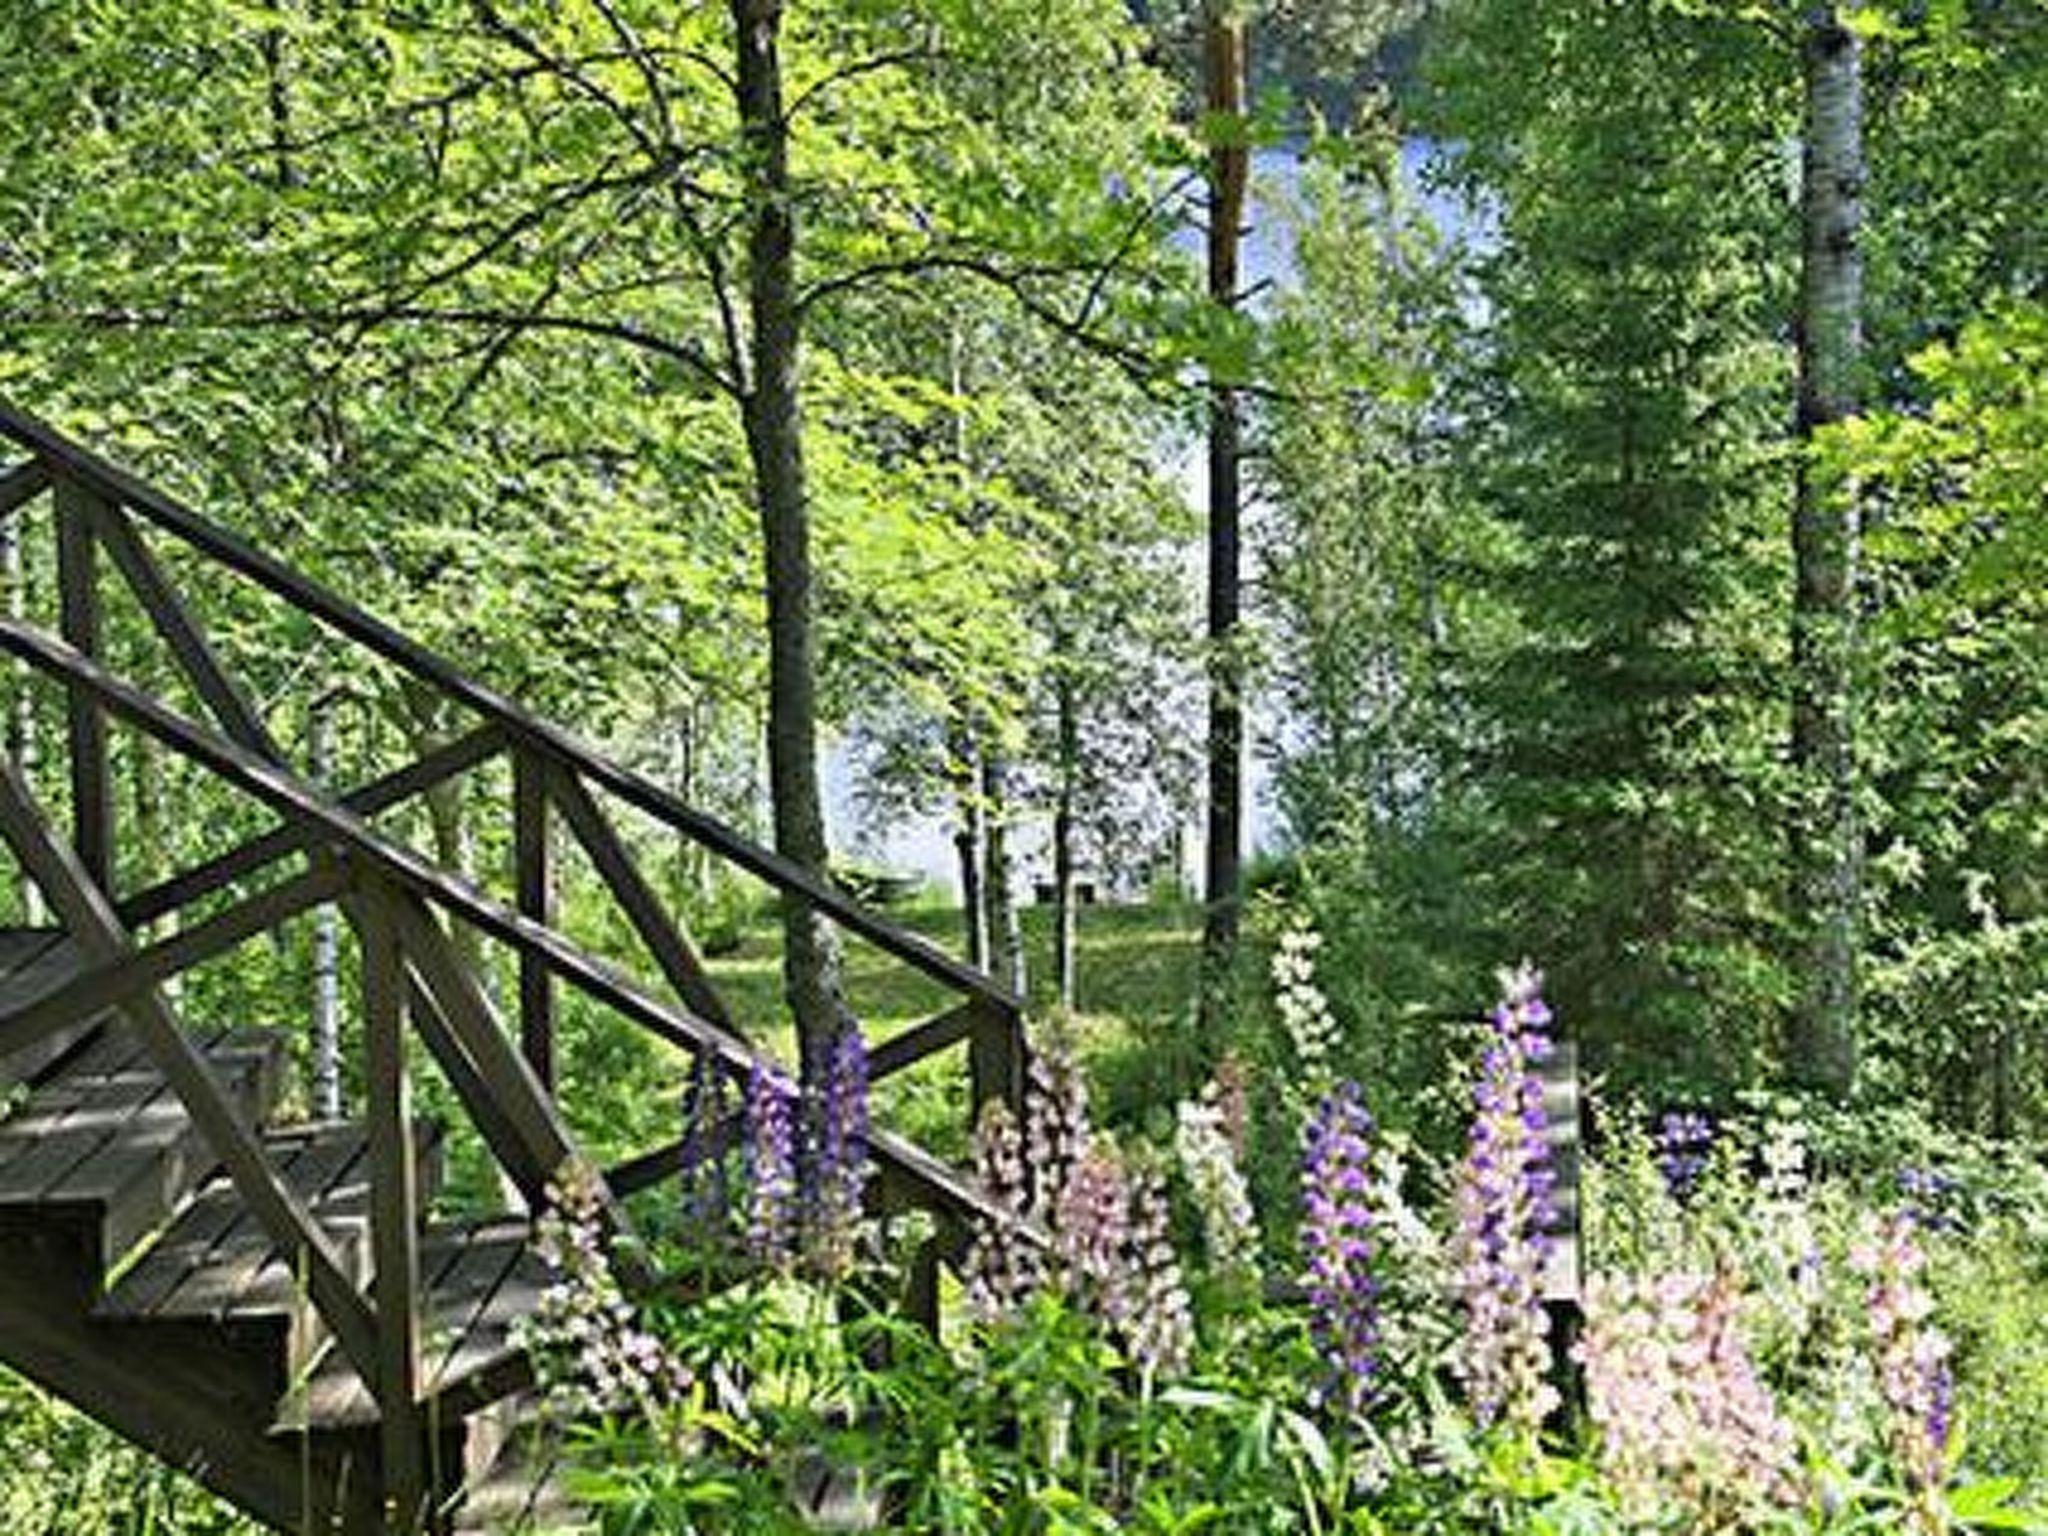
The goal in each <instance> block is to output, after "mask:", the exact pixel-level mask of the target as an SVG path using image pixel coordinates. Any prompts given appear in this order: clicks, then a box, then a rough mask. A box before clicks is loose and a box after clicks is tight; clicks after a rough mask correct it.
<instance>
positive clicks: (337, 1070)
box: [306, 694, 341, 1120]
mask: <svg viewBox="0 0 2048 1536" xmlns="http://www.w3.org/2000/svg"><path fill="white" fill-rule="evenodd" d="M307 737H308V740H307V743H306V746H307V753H306V755H307V758H308V760H309V761H308V764H307V766H308V767H309V768H310V770H311V771H312V775H313V782H314V783H315V784H318V785H319V786H320V787H321V788H323V789H331V788H332V787H333V784H334V696H333V695H332V694H325V695H323V696H321V697H320V698H318V699H315V700H314V701H313V712H312V718H311V720H310V721H309V722H308V730H307ZM312 1057H313V1060H312V1068H313V1071H312V1077H313V1113H314V1115H315V1116H316V1117H318V1118H320V1119H323V1120H338V1119H340V1118H341V913H340V908H339V907H337V906H336V905H335V904H334V903H333V902H327V903H325V904H323V905H322V906H320V907H318V908H316V909H315V911H314V913H313V1038H312Z"/></svg>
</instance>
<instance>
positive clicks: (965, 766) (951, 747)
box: [947, 724, 988, 970]
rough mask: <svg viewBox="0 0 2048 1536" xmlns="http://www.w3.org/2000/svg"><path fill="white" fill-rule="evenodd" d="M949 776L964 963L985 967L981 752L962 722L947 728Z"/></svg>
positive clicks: (984, 828)
mask: <svg viewBox="0 0 2048 1536" xmlns="http://www.w3.org/2000/svg"><path fill="white" fill-rule="evenodd" d="M947 736H948V742H947V750H948V752H949V753H950V755H951V757H952V759H953V761H952V768H951V771H952V776H953V816H954V821H953V853H954V855H955V857H956V858H957V859H958V860H959V864H960V919H961V923H962V925H963V927H964V928H965V930H966V931H965V934H964V939H965V942H966V946H967V963H968V964H969V965H972V966H976V967H979V968H981V969H983V970H986V969H987V968H988V912H987V909H986V907H985V906H984V904H983V897H982V889H981V866H982V860H983V859H984V858H985V857H986V856H987V852H988V849H987V833H988V823H987V819H986V817H985V816H984V815H983V813H982V804H981V756H980V753H979V752H978V751H977V750H976V748H975V744H974V733H973V732H972V731H971V730H969V729H968V727H967V726H966V725H964V724H955V725H954V726H953V728H952V729H951V730H950V731H948V732H947Z"/></svg>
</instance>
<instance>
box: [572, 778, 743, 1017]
mask: <svg viewBox="0 0 2048 1536" xmlns="http://www.w3.org/2000/svg"><path fill="white" fill-rule="evenodd" d="M548 783H549V789H550V790H551V792H552V795H553V798H554V801H555V803H556V804H557V805H559V806H560V807H561V808H562V819H563V820H565V821H567V822H568V823H569V829H570V830H571V831H572V832H574V833H575V834H576V841H577V842H579V843H580V844H582V846H583V851H584V852H585V853H586V854H588V855H589V856H590V862H591V863H592V864H593V865H594V866H595V867H596V869H597V873H598V876H599V878H600V879H602V880H603V881H604V883H605V885H606V886H607V887H608V888H609V889H610V891H611V893H612V897H613V899H614V900H615V901H617V902H618V904H619V910H620V911H622V912H624V913H625V914H626V921H627V922H629V923H631V924H632V925H633V931H634V932H635V933H637V934H638V935H639V936H640V942H641V943H643V944H645V945H646V946H647V952H648V953H649V954H651V955H652V956H654V963H655V964H656V965H658V966H659V967H661V973H662V975H663V976H664V977H665V978H667V980H668V984H669V985H670V986H672V987H674V988H675V989H676V995H677V996H678V997H680V998H682V1000H683V1002H684V1003H685V1004H686V1005H687V1006H688V1007H689V1008H690V1010H691V1011H692V1012H694V1013H696V1014H698V1015H700V1016H701V1017H703V1018H706V1019H709V1020H710V1021H711V1022H712V1023H714V1024H716V1025H718V1026H719V1027H720V1028H722V1029H727V1030H734V1029H735V1026H734V1024H733V1017H732V1010H731V1009H729V1008H727V1007H726V1005H725V999H724V998H722V997H720V996H719V994H718V988H717V987H715V986H713V985H712V982H711V974H710V972H708V971H706V970H705V969H704V962H703V960H701V959H700V958H699V957H698V955H697V951H696V950H695V949H694V948H693V947H692V946H691V944H690V941H689V940H688V939H686V938H684V937H683V934H682V930H681V929H679V928H678V927H677V926H676V925H675V923H674V922H673V921H672V920H671V919H670V917H669V914H668V912H667V910H666V909H665V908H664V907H663V905H662V902H661V898H660V897H658V896H657V895H655V893H654V887H652V886H651V885H649V884H648V883H647V878H646V876H644V875H642V874H641V873H640V866H639V864H638V863H637V862H635V860H634V858H633V855H632V853H631V852H630V851H629V850H628V849H627V847H626V845H625V842H624V841H623V840H622V839H621V838H620V837H619V834H618V830H617V829H616V828H615V827H613V825H612V823H611V819H610V818H609V817H607V816H606V815H605V814H604V811H603V809H602V808H601V807H600V806H599V805H598V803H597V801H596V800H594V799H593V798H591V794H590V791H589V790H588V789H586V788H584V786H583V783H582V781H581V780H579V779H578V778H577V777H576V776H575V774H573V773H571V772H568V771H567V770H564V769H560V768H558V769H556V770H555V771H554V772H553V773H552V774H550V775H549V780H548ZM735 1032H736V1031H735Z"/></svg>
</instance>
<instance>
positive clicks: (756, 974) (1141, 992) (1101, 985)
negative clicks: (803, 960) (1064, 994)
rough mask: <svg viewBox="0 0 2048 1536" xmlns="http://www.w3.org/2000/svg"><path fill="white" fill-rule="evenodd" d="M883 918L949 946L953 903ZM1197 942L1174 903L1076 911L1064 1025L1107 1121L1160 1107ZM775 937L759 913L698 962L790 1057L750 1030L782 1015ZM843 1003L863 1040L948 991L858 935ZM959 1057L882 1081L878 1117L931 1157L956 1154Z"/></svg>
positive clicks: (1044, 923) (1043, 966) (1045, 988)
mask: <svg viewBox="0 0 2048 1536" xmlns="http://www.w3.org/2000/svg"><path fill="white" fill-rule="evenodd" d="M890 916H891V917H893V918H894V919H895V920H896V921H897V922H898V923H900V924H902V925H903V926H904V927H906V928H909V929H911V930H912V931H913V932H915V933H918V934H920V935H922V936H923V937H925V938H927V939H930V940H931V941H932V942H933V943H935V944H937V945H939V946H940V947H942V948H944V949H947V950H949V951H953V952H956V953H957V952H958V950H959V948H960V932H961V919H960V909H959V908H958V907H950V906H937V905H925V906H915V907H901V908H897V909H894V910H893V911H891V913H890ZM1022 918H1023V929H1024V944H1025V954H1026V966H1027V971H1028V974H1029V978H1030V983H1031V988H1030V994H1031V999H1030V1000H1031V1008H1032V1012H1033V1014H1034V1015H1036V1016H1040V1017H1043V1016H1046V1015H1049V1014H1050V1013H1051V1012H1052V1011H1053V999H1052V909H1051V908H1050V907H1037V906H1033V907H1027V908H1025V909H1024V911H1023V914H1022ZM1200 944H1201V911H1200V909H1199V908H1198V907H1195V906H1191V905H1185V904H1173V905H1166V904H1140V905H1128V906H1126V905H1115V906H1107V905H1105V906H1094V907H1083V908H1081V909H1080V912H1079V914H1078V919H1077V925H1076V947H1077V950H1078V956H1077V966H1078V971H1077V997H1076V1003H1077V1006H1076V1009H1075V1012H1074V1014H1073V1016H1072V1018H1071V1020H1070V1024H1071V1027H1072V1029H1073V1031H1074V1034H1075V1037H1076V1039H1077V1041H1078V1043H1079V1045H1080V1048H1081V1050H1082V1052H1083V1054H1084V1056H1085V1057H1086V1058H1087V1060H1088V1061H1089V1063H1090V1065H1091V1067H1092V1068H1093V1069H1094V1075H1095V1077H1096V1080H1097V1082H1098V1084H1099V1085H1100V1089H1101V1092H1102V1094H1103V1096H1104V1103H1103V1106H1102V1107H1103V1108H1104V1110H1105V1111H1106V1112H1107V1113H1108V1114H1109V1116H1110V1117H1111V1118H1112V1119H1117V1120H1128V1119H1131V1118H1133V1117H1136V1116H1138V1115H1140V1114H1142V1113H1144V1112H1145V1110H1146V1108H1147V1107H1148V1106H1154V1105H1158V1106H1164V1107H1165V1109H1167V1110H1170V1108H1171V1098H1170V1096H1169V1094H1170V1091H1171V1090H1172V1089H1173V1088H1174V1087H1175V1086H1177V1083H1178V1079H1177V1072H1178V1070H1179V1067H1180V1065H1181V1063H1182V1062H1183V1061H1184V1059H1185V1056H1184V1053H1183V1052H1182V1051H1179V1050H1176V1049H1174V1046H1175V1044H1176V1042H1177V1041H1179V1040H1181V1039H1183V1038H1185V1037H1186V1035H1187V1034H1188V1031H1189V1028H1190V1023H1189V1021H1190V1020H1191V1019H1192V1017H1193V1009H1194V999H1195V984H1196V977H1197V974H1198V968H1199V951H1200ZM781 957H782V949H781V934H780V930H779V928H778V926H777V923H776V920H775V918H774V916H773V915H772V914H771V913H768V912H763V913H762V914H761V915H759V916H758V917H757V918H756V919H755V920H754V921H753V922H752V923H750V925H749V926H748V928H747V929H746V931H745V933H744V935H743V937H742V939H741V942H740V944H739V946H738V948H737V949H735V950H733V951H732V952H730V953H728V954H723V955H719V956H715V957H713V958H712V959H711V960H710V962H709V964H710V969H711V973H712V976H713V978H714V980H715V981H716V982H717V985H718V987H719V990H720V991H721V992H723V993H724V994H725V997H726V1000H727V1001H728V1002H729V1003H730V1004H731V1005H732V1009H733V1012H734V1013H735V1014H736V1015H737V1016H738V1017H739V1018H740V1019H741V1020H742V1021H743V1022H745V1023H747V1024H749V1025H750V1026H752V1027H753V1028H754V1029H755V1030H756V1031H757V1034H756V1038H757V1039H761V1040H762V1041H763V1043H764V1044H772V1045H773V1046H774V1048H775V1049H777V1050H778V1051H787V1050H789V1049H790V1044H791V1043H790V1040H789V1036H788V1031H787V1030H786V1029H785V1030H779V1031H776V1032H775V1033H774V1034H773V1035H772V1036H771V1035H769V1034H768V1033H767V1032H761V1031H760V1022H759V1021H763V1020H779V1019H781V1018H783V1017H784V1013H783V1006H782V970H781V967H782V958H781ZM846 990H847V997H848V1001H849V1002H850V1003H851V1004H852V1007H853V1009H854V1012H855V1013H856V1014H857V1015H858V1016H859V1018H860V1020H861V1022H862V1024H863V1025H864V1026H865V1028H866V1029H867V1031H868V1034H869V1037H870V1039H872V1040H876V1041H879V1040H885V1039H887V1038H889V1036H890V1035H892V1034H894V1033H895V1032H896V1031H898V1030H899V1029H902V1028H904V1027H907V1026H909V1025H912V1024H915V1023H917V1022H919V1021H920V1020H923V1019H927V1018H930V1017H931V1016H932V1015H933V1014H935V1013H938V1012H940V1011H941V1010H943V1009H945V1008H947V1007H949V1006H950V1005H951V1003H952V1002H953V1000H954V999H953V995H952V994H951V993H950V992H949V991H948V990H947V989H946V988H945V987H943V986H941V985H940V984H938V983H936V982H933V981H931V980H929V979H927V978H926V977H924V976H923V975H922V974H920V973H919V972H917V971H915V970H912V969H911V968H910V967H909V966H907V965H905V964H903V963H902V962H901V961H899V960H896V959H894V958H892V957H891V956H889V955H886V954H884V953H883V952H882V951H880V950H878V949H875V948H874V947H873V946H872V945H869V944H867V943H864V942H862V941H860V940H858V939H849V940H848V941H847V947H846ZM964 1057H965V1052H964V1050H954V1051H949V1052H946V1053H944V1054H943V1055H942V1056H941V1057H939V1058H937V1059H935V1060H933V1061H931V1062H928V1063H926V1064H925V1065H924V1066H922V1067H920V1068H918V1069H916V1070H914V1071H912V1072H908V1073H905V1074H903V1076H902V1077H901V1078H900V1079H894V1080H892V1081H891V1082H890V1083H888V1084H885V1085H883V1087H882V1089H881V1090H880V1091H879V1092H878V1095H877V1096H878V1099H879V1100H880V1108H881V1111H882V1113H883V1114H884V1115H885V1116H886V1117H887V1118H888V1119H889V1120H890V1121H892V1122H893V1123H895V1124H898V1125H900V1126H901V1127H902V1128H904V1129H905V1130H907V1131H910V1132H912V1133H913V1134H916V1135H918V1136H919V1137H920V1139H924V1140H926V1141H928V1142H929V1143H930V1144H931V1145H932V1146H933V1148H934V1150H938V1151H943V1152H950V1153H957V1152H958V1151H960V1150H962V1149H963V1148H964V1146H965V1140H964V1126H962V1125H959V1124H957V1122H958V1120H959V1117H960V1111H961V1108H962V1106H964V1104H965V1103H966V1091H965V1086H964V1077H965V1065H964Z"/></svg>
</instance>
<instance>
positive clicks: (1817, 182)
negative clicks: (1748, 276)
mask: <svg viewBox="0 0 2048 1536" xmlns="http://www.w3.org/2000/svg"><path fill="white" fill-rule="evenodd" d="M1802 54H1803V60H1804V71H1805V82H1806V123H1805V144H1804V151H1803V158H1802V165H1801V171H1802V175H1801V183H1802V192H1801V226H1802V236H1803V240H1802V244H1803V250H1802V261H1801V267H1800V285H1799V405H1798V420H1797V425H1798V434H1799V440H1800V445H1801V447H1802V448H1806V447H1810V445H1811V443H1812V441H1813V437H1814V434H1815V433H1816V431H1817V430H1819V429H1820V428H1822V427H1825V426H1827V425H1828V424H1830V423H1832V422H1836V421H1840V420H1842V419H1843V418H1844V417H1846V416H1848V415H1850V414H1852V413H1853V412H1854V411H1855V410H1856V409H1857V406H1858V397H1859V381H1860V375H1861V371H1862V352H1863V326H1862V311H1863V258H1862V252H1861V249H1860V238H1861V226H1862V218H1863V185H1864V161H1863V74H1862V58H1861V49H1860V45H1859V43H1858V40H1857V38H1856V35H1855V34H1854V33H1853V32H1851V31H1850V30H1849V29H1848V28H1847V27H1845V26H1844V25H1842V22H1841V20H1840V18H1839V16H1838V15H1837V12H1836V7H1835V6H1834V4H1832V3H1826V4H1816V5H1813V6H1811V7H1809V8H1808V10H1807V13H1806V17H1805V22H1804V26H1803V29H1802ZM1798 476H1799V479H1798V494H1797V503H1796V507H1795V511H1794V527H1793V559H1794V566H1795V570H1796V592H1795V596H1794V600H1793V627H1792V667H1793V700H1792V762H1793V768H1794V771H1795V774H1796V787H1797V793H1798V797H1799V798H1798V802H1797V809H1796V822H1795V826H1794V829H1793V832H1794V855H1793V856H1794V875H1793V895H1794V912H1793V918H1794V922H1795V924H1796V931H1797V934H1798V937H1799V940H1800V943H1801V946H1802V954H1801V957H1800V959H1801V963H1800V967H1799V985H1800V988H1801V992H1800V996H1799V998H1798V1002H1797V1005H1796V1008H1795V1010H1794V1014H1793V1018H1792V1022H1791V1031H1790V1036H1789V1038H1788V1040H1787V1042H1786V1047H1787V1048H1786V1058H1787V1059H1786V1065H1787V1069H1788V1071H1789V1073H1790V1075H1791V1076H1792V1078H1793V1080H1794V1081H1795V1082H1798V1083H1800V1084H1801V1085H1803V1086H1806V1087H1809V1088H1814V1089H1817V1090H1819V1091H1821V1092H1824V1093H1828V1094H1831V1095H1833V1096H1835V1097H1838V1098H1839V1097H1844V1096H1846V1095H1847V1094H1848V1092H1849V1091H1850V1088H1851V1087H1852V1085H1853V1083H1854V1081H1855V1073H1856V1013H1857V982H1856V949H1857V930H1858V926H1859V925H1858V908H1859V906H1860V905H1861V902H1862V865H1863V846H1862V833H1861V829H1860V828H1859V827H1858V825H1857V820H1856V808H1855V798H1854V794H1855V737H1854V710H1855V656H1856V586H1857V564H1858V558H1859V544H1860V541H1861V527H1860V521H1859V519H1860V513H1859V508H1858V506H1857V499H1856V495H1855V492H1854V488H1853V487H1849V486H1830V485H1824V484H1822V483H1820V481H1819V479H1818V477H1817V475H1816V472H1815V469H1814V466H1813V464H1812V461H1811V455H1810V454H1809V453H1802V454H1801V456H1800V459H1799V470H1798Z"/></svg>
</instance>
